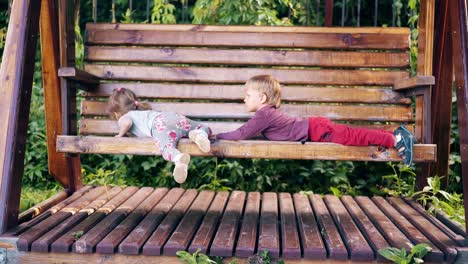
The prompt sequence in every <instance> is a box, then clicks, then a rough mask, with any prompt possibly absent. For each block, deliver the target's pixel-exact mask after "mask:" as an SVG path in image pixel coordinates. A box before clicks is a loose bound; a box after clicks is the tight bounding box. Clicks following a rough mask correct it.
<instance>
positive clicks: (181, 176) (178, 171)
mask: <svg viewBox="0 0 468 264" xmlns="http://www.w3.org/2000/svg"><path fill="white" fill-rule="evenodd" d="M187 169H188V166H187V165H186V164H183V163H178V164H176V165H175V167H174V171H173V172H172V176H173V177H174V180H175V181H176V182H177V183H179V184H181V183H184V182H185V181H186V180H187Z"/></svg>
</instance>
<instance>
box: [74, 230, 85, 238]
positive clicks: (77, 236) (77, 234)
mask: <svg viewBox="0 0 468 264" xmlns="http://www.w3.org/2000/svg"><path fill="white" fill-rule="evenodd" d="M83 235H84V231H83V230H80V231H76V232H73V233H71V236H72V237H73V238H74V239H75V240H78V239H80V238H81V237H82V236H83Z"/></svg>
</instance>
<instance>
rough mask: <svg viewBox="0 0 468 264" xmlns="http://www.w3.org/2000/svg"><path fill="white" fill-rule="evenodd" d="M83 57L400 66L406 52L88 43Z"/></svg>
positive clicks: (160, 61) (90, 58) (404, 65)
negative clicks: (121, 45)
mask: <svg viewBox="0 0 468 264" xmlns="http://www.w3.org/2000/svg"><path fill="white" fill-rule="evenodd" d="M85 59H86V60H87V61H100V62H132V63H135V62H137V63H195V64H227V65H287V66H322V67H383V68H387V67H389V68H404V67H408V65H409V54H408V53H406V52H404V53H401V52H400V53H396V52H343V51H298V50H285V49H283V50H248V49H242V50H240V49H202V48H198V49H193V48H170V47H161V48H146V47H107V46H104V47H102V46H90V47H88V48H87V52H86V58H85Z"/></svg>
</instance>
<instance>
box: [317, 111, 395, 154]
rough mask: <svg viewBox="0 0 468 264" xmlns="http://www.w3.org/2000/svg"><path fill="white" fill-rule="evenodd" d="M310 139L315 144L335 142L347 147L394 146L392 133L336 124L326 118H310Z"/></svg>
mask: <svg viewBox="0 0 468 264" xmlns="http://www.w3.org/2000/svg"><path fill="white" fill-rule="evenodd" d="M309 139H310V140H311V141H313V142H333V143H338V144H342V145H347V146H369V145H376V146H384V147H387V148H393V146H394V137H393V133H392V132H391V131H386V130H381V129H367V128H353V127H349V126H347V125H343V124H334V123H333V122H332V121H331V120H330V119H328V118H325V117H309Z"/></svg>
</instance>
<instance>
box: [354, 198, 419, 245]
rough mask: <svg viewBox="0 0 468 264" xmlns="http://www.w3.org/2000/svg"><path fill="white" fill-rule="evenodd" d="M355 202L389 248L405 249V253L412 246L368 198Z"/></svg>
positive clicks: (357, 199) (358, 199)
mask: <svg viewBox="0 0 468 264" xmlns="http://www.w3.org/2000/svg"><path fill="white" fill-rule="evenodd" d="M355 200H356V202H357V203H358V204H359V206H360V207H361V208H362V210H363V211H364V212H365V213H366V214H367V215H368V217H369V218H370V219H371V221H372V223H374V225H375V226H376V227H377V228H378V229H379V231H380V233H382V235H383V236H384V237H385V239H386V240H387V241H388V243H389V244H390V246H392V247H396V248H400V249H401V248H405V249H406V251H407V252H409V251H410V250H411V247H412V246H414V245H413V243H412V242H411V241H410V240H409V239H408V238H407V237H406V236H405V234H403V232H401V231H400V229H399V228H398V227H397V226H396V225H395V224H394V223H393V222H392V221H391V220H390V219H389V218H388V217H387V216H386V215H385V214H384V213H383V212H382V211H381V210H380V209H379V208H378V207H377V206H376V205H375V204H374V203H373V202H372V200H371V199H370V198H369V197H364V196H358V197H355Z"/></svg>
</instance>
